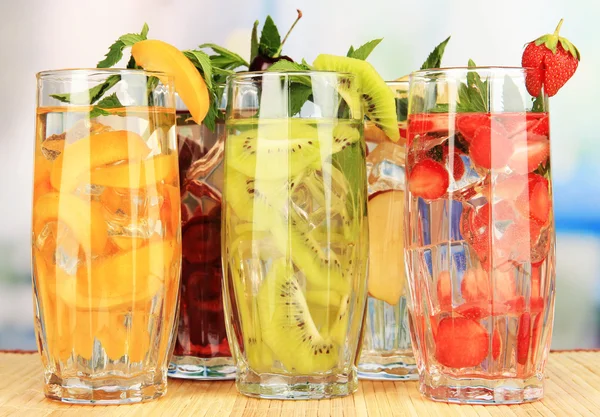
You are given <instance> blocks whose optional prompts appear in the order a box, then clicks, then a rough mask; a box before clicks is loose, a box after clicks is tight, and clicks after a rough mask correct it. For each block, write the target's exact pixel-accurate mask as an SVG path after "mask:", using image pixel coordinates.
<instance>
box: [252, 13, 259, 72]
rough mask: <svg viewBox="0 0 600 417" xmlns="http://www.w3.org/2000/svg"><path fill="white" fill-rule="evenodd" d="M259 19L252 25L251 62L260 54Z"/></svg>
mask: <svg viewBox="0 0 600 417" xmlns="http://www.w3.org/2000/svg"><path fill="white" fill-rule="evenodd" d="M258 24H259V22H258V20H256V21H255V22H254V26H252V35H251V36H250V62H252V61H254V58H256V56H257V55H258V46H259V42H258Z"/></svg>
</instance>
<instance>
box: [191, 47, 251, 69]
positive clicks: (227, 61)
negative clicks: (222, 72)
mask: <svg viewBox="0 0 600 417" xmlns="http://www.w3.org/2000/svg"><path fill="white" fill-rule="evenodd" d="M206 48H208V49H212V50H213V51H214V52H215V55H211V56H210V61H211V63H212V65H213V66H217V67H219V68H223V69H230V70H234V69H237V68H239V67H248V62H247V61H246V60H245V59H244V58H242V57H241V56H239V55H238V54H236V53H235V52H232V51H230V50H229V49H227V48H223V47H222V46H219V45H216V44H214V43H203V44H202V45H200V46H198V49H206Z"/></svg>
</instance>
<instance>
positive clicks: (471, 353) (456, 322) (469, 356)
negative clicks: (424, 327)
mask: <svg viewBox="0 0 600 417" xmlns="http://www.w3.org/2000/svg"><path fill="white" fill-rule="evenodd" d="M488 351H489V335H488V332H487V330H486V329H485V328H484V327H483V326H481V324H479V323H477V322H476V321H473V320H469V319H466V318H463V317H447V318H445V319H442V321H440V323H439V325H438V329H437V336H436V338H435V357H436V359H437V361H438V362H439V363H440V364H441V365H444V366H448V367H450V368H470V367H473V366H477V365H479V364H480V363H481V362H483V360H484V359H485V358H486V356H487V354H488Z"/></svg>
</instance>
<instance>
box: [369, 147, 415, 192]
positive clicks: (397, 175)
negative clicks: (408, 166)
mask: <svg viewBox="0 0 600 417" xmlns="http://www.w3.org/2000/svg"><path fill="white" fill-rule="evenodd" d="M404 163H405V153H404V148H403V147H402V146H399V145H397V144H395V143H392V142H390V141H387V142H382V143H380V144H379V145H377V146H376V147H375V148H374V149H373V151H371V152H370V153H369V155H368V156H367V179H368V187H369V195H371V194H373V193H376V192H377V191H382V190H390V189H395V190H404V189H405V188H406V173H405V169H404Z"/></svg>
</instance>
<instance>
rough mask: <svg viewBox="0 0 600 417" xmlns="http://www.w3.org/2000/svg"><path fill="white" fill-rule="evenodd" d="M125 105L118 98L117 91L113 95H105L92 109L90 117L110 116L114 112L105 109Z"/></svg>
mask: <svg viewBox="0 0 600 417" xmlns="http://www.w3.org/2000/svg"><path fill="white" fill-rule="evenodd" d="M121 107H124V106H123V104H121V102H120V101H119V99H118V98H117V94H116V93H112V94H111V95H109V96H107V97H104V98H103V99H102V100H100V101H99V102H98V104H96V105H95V106H94V107H93V108H92V110H91V111H90V118H92V117H98V116H108V115H110V114H112V113H110V112H107V111H106V110H105V109H118V108H121Z"/></svg>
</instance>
